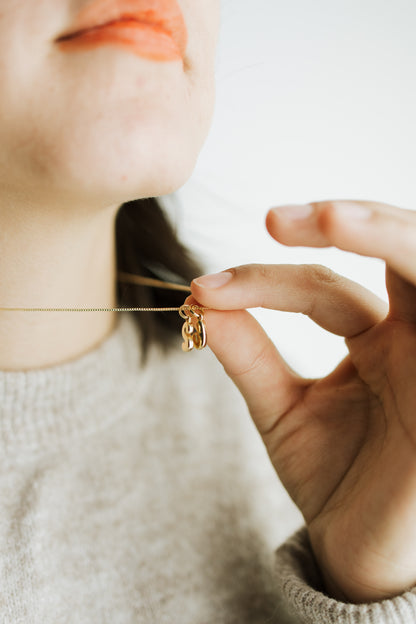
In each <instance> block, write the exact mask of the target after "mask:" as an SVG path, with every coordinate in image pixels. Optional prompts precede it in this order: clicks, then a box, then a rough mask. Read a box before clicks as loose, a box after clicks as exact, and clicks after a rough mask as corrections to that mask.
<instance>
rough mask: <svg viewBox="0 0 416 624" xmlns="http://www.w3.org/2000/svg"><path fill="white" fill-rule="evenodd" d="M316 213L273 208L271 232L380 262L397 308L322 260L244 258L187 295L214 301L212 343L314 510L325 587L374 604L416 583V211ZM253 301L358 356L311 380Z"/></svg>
mask: <svg viewBox="0 0 416 624" xmlns="http://www.w3.org/2000/svg"><path fill="white" fill-rule="evenodd" d="M302 213H303V218H302ZM305 213H306V209H305V208H303V209H301V208H295V207H293V208H292V207H278V208H276V209H273V210H271V211H270V212H269V213H268V215H267V219H266V225H267V229H268V231H269V233H270V234H271V236H272V237H273V238H274V239H275V240H276V241H278V242H279V243H282V244H285V245H293V246H296V245H302V246H309V247H329V246H335V247H338V248H339V249H343V250H347V251H351V252H355V253H358V254H361V255H364V256H373V257H377V258H382V259H383V260H385V261H386V283H387V289H388V294H389V305H387V304H386V303H385V302H384V301H381V300H380V299H378V298H377V297H376V296H375V295H374V294H373V293H371V292H369V291H367V290H366V289H365V288H363V287H362V286H360V285H358V284H356V283H354V282H352V281H350V280H348V279H346V278H344V277H342V276H340V275H337V274H335V273H333V272H332V271H330V270H329V269H327V268H325V267H322V266H319V265H313V266H307V265H295V266H290V265H245V266H239V267H233V268H232V269H230V270H229V271H230V272H231V280H230V281H229V282H228V283H227V284H225V285H223V286H220V287H218V288H213V287H212V286H213V284H212V282H213V279H212V278H209V279H208V280H206V282H207V283H205V285H204V280H200V279H198V280H194V281H193V282H192V285H191V288H192V296H191V297H188V299H187V301H186V302H187V303H195V302H197V303H199V304H200V305H203V306H207V307H209V308H214V309H213V310H208V311H206V312H205V320H206V325H207V332H208V344H209V346H210V347H211V349H212V351H213V352H214V353H215V355H216V356H217V358H218V359H219V361H220V362H221V363H222V364H223V366H224V369H225V371H226V373H227V374H228V375H229V376H230V377H231V379H232V380H233V381H234V382H235V384H236V385H237V387H238V388H239V389H240V391H241V393H242V394H243V396H244V398H245V400H246V402H247V405H248V408H249V410H250V413H251V416H252V418H253V420H254V422H255V424H256V426H257V428H258V430H259V432H260V433H261V435H262V438H263V440H264V443H265V446H266V448H267V451H268V454H269V456H270V459H271V461H272V464H273V466H274V467H275V469H276V471H277V473H278V475H279V477H280V479H281V481H282V483H283V484H284V486H285V487H286V489H287V491H288V493H289V494H290V496H291V497H292V499H293V500H294V502H295V503H296V505H297V506H298V507H299V509H300V510H301V512H302V514H303V516H304V518H305V522H306V525H307V527H308V530H309V537H310V541H311V545H312V548H313V551H314V554H315V557H316V559H317V562H318V564H319V566H320V569H321V571H322V575H323V578H324V581H325V584H326V588H327V592H328V593H329V595H331V596H333V597H335V598H338V599H340V600H343V601H345V602H355V603H364V602H371V601H377V600H381V599H384V598H391V597H393V596H396V595H398V594H401V593H402V592H404V591H405V590H407V589H409V588H411V587H413V586H415V585H416V564H415V562H416V524H415V521H414V519H415V514H416V494H415V493H416V452H415V451H416V433H415V427H414V420H415V410H416V395H415V390H414V389H415V382H416V268H415V267H416V243H415V240H416V236H415V235H416V213H415V212H412V211H407V210H403V209H400V208H398V207H395V206H391V205H388V204H383V203H376V202H367V201H359V200H357V201H352V200H328V201H323V202H315V203H313V204H312V205H311V207H310V208H309V212H308V214H307V215H306V216H305ZM296 217H298V218H296ZM251 307H265V308H271V309H275V310H285V311H291V312H301V313H303V314H307V315H308V316H309V317H310V318H311V319H312V320H314V321H315V322H316V323H318V324H319V325H320V326H321V327H323V328H325V329H327V330H328V331H330V332H332V333H334V334H337V335H341V336H344V337H345V341H346V345H347V347H348V350H349V355H348V356H347V357H346V358H345V359H344V360H343V361H342V362H341V363H340V364H339V365H338V366H337V368H336V369H335V370H334V371H333V372H332V373H331V374H330V375H328V376H327V377H325V378H323V379H303V378H301V377H300V376H299V375H298V374H296V372H295V371H293V370H291V368H290V367H289V366H288V365H287V363H286V362H285V361H284V360H283V359H282V357H281V356H280V354H279V352H278V350H277V349H276V347H275V345H274V344H273V343H272V342H271V340H270V339H269V337H268V336H267V334H266V333H265V331H264V330H263V329H262V327H261V326H260V325H259V323H258V322H257V321H256V320H255V319H254V318H253V316H252V315H251V314H249V312H247V311H246V310H245V308H251Z"/></svg>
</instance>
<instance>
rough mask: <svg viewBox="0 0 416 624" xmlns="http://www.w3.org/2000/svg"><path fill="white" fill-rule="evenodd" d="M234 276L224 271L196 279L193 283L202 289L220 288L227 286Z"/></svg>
mask: <svg viewBox="0 0 416 624" xmlns="http://www.w3.org/2000/svg"><path fill="white" fill-rule="evenodd" d="M232 276H233V274H232V273H230V271H223V272H222V273H213V274H212V275H203V276H202V277H198V278H197V279H194V280H193V282H194V284H196V285H197V286H201V288H220V286H225V284H227V282H229V281H230V279H231V278H232Z"/></svg>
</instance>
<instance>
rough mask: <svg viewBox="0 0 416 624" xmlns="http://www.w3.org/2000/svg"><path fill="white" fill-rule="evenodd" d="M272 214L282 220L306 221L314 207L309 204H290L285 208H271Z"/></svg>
mask: <svg viewBox="0 0 416 624" xmlns="http://www.w3.org/2000/svg"><path fill="white" fill-rule="evenodd" d="M273 212H274V213H275V214H276V215H277V216H278V217H283V219H291V220H293V221H296V220H300V219H308V218H309V217H310V216H312V214H313V213H314V207H313V206H311V205H310V204H292V205H290V204H289V205H287V206H277V207H276V208H273Z"/></svg>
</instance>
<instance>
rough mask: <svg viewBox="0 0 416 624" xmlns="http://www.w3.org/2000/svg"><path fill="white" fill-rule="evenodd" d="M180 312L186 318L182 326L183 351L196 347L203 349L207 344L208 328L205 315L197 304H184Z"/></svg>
mask: <svg viewBox="0 0 416 624" xmlns="http://www.w3.org/2000/svg"><path fill="white" fill-rule="evenodd" d="M179 314H180V315H181V317H182V318H183V319H186V320H185V323H184V324H183V327H182V338H183V340H184V342H183V343H182V351H192V349H193V348H194V347H195V349H198V350H200V349H203V348H204V347H205V346H206V344H207V330H206V327H205V323H204V315H203V312H202V310H201V308H199V307H198V306H196V305H192V306H187V305H183V306H182V307H181V308H180V310H179Z"/></svg>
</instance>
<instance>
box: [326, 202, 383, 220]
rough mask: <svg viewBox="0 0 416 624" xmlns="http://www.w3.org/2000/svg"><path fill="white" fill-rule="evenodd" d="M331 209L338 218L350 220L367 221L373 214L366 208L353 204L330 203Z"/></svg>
mask: <svg viewBox="0 0 416 624" xmlns="http://www.w3.org/2000/svg"><path fill="white" fill-rule="evenodd" d="M332 207H333V208H334V209H335V211H336V213H337V214H338V215H339V216H340V217H345V218H347V217H349V218H350V219H369V218H370V217H371V215H372V214H373V213H372V211H371V210H370V208H367V206H363V205H362V204H358V203H354V202H349V203H348V202H345V203H342V202H332Z"/></svg>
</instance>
